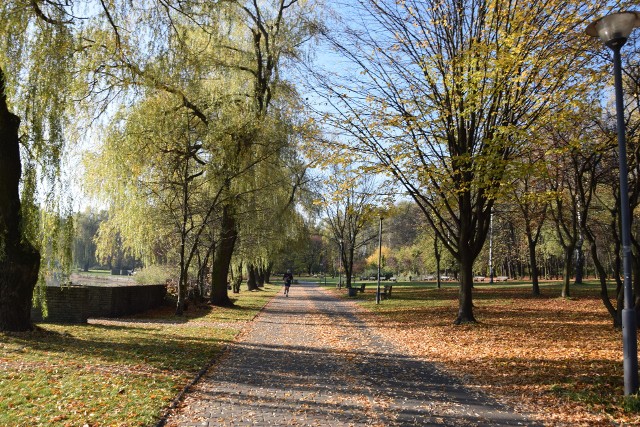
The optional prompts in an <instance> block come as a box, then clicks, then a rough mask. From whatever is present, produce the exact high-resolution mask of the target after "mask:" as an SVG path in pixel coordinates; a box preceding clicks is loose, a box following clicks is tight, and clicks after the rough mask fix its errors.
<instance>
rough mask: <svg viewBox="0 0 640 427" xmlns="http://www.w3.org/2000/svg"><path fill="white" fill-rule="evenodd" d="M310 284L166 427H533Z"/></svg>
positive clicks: (244, 341)
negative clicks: (410, 353) (398, 344)
mask: <svg viewBox="0 0 640 427" xmlns="http://www.w3.org/2000/svg"><path fill="white" fill-rule="evenodd" d="M354 304H355V303H354V302H352V301H348V300H342V299H339V298H336V297H335V296H333V295H331V293H330V292H328V291H326V290H323V289H321V288H320V287H318V286H316V285H313V284H306V283H303V284H300V285H294V286H292V287H291V293H290V296H289V297H287V298H285V297H284V295H283V294H282V293H280V294H278V296H276V297H275V298H274V299H273V300H272V301H271V302H270V303H269V304H268V305H267V306H266V307H265V309H264V310H263V311H262V313H261V314H260V315H259V316H258V317H257V318H256V319H255V320H254V322H252V325H251V326H250V329H249V330H248V331H247V332H246V333H245V334H244V335H243V336H242V337H241V338H240V339H239V340H238V341H237V342H235V343H234V344H233V345H232V346H231V347H230V348H229V350H228V351H227V353H226V354H225V356H224V358H223V360H221V361H220V362H219V363H217V364H216V365H215V367H214V368H212V369H211V370H210V372H208V373H207V375H206V376H205V377H204V378H203V379H202V380H201V381H200V382H199V383H198V384H197V385H196V386H194V387H193V388H192V389H191V391H190V392H189V393H187V394H186V396H185V398H184V400H183V402H182V404H181V405H180V406H179V407H178V408H177V410H176V411H175V412H174V413H173V414H172V416H171V417H170V418H169V419H168V422H167V425H169V426H182V427H186V426H189V427H191V426H268V425H281V426H282V425H295V426H414V425H419V426H427V425H447V426H513V425H535V423H533V422H530V421H528V420H527V419H526V418H524V417H523V416H521V415H518V414H515V413H513V412H511V411H509V410H508V409H507V408H504V407H502V406H501V405H499V404H497V403H496V402H494V401H492V400H491V399H490V398H488V397H486V396H483V395H480V394H478V393H476V392H473V391H470V390H468V389H466V388H465V387H464V386H463V385H462V384H460V383H459V382H458V381H456V380H454V379H453V378H451V377H448V376H447V375H445V374H443V373H442V372H440V371H438V370H437V369H436V368H435V367H434V366H433V365H432V364H431V363H429V362H428V361H425V360H419V359H416V358H411V357H407V356H405V355H403V351H402V348H398V347H396V346H394V344H393V343H391V342H389V341H388V340H387V339H385V338H383V337H382V336H381V335H379V334H377V333H376V332H375V330H374V329H373V328H368V327H367V326H366V325H365V324H364V323H363V322H362V321H361V320H359V319H358V316H357V310H356V307H355V306H354Z"/></svg>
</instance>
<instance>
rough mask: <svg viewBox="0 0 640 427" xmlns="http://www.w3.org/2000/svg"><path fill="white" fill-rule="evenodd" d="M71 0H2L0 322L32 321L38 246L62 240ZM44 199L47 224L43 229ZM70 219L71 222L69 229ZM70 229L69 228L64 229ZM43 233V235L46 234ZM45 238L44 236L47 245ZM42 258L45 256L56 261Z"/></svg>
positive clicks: (15, 325) (20, 326) (10, 325)
mask: <svg viewBox="0 0 640 427" xmlns="http://www.w3.org/2000/svg"><path fill="white" fill-rule="evenodd" d="M70 13H71V5H70V2H68V1H54V0H52V1H47V2H39V1H20V0H14V1H11V0H10V1H4V2H2V4H0V330H3V331H24V330H29V329H31V328H32V324H31V305H32V298H33V292H34V287H35V285H36V282H37V281H38V277H39V274H40V254H41V252H43V253H50V252H51V250H52V248H53V249H55V248H54V246H57V238H56V236H52V235H51V234H52V233H53V234H55V232H57V231H58V230H60V222H59V221H57V220H54V221H51V216H49V214H50V213H51V212H53V213H55V212H56V211H57V209H56V208H55V207H56V206H57V202H56V198H55V197H54V194H56V192H57V190H59V188H60V180H59V176H60V172H61V169H60V165H61V161H62V157H63V153H64V146H65V144H64V141H65V139H64V134H65V128H66V122H65V107H66V105H67V98H66V94H67V93H68V90H67V89H68V88H69V86H70V69H71V66H72V64H73V61H72V59H73V58H72V53H73V51H74V49H73V48H74V42H73V37H72V32H71V30H70V28H69V24H70V22H71V21H72V16H71V14H70ZM43 200H44V201H45V204H44V206H45V208H44V210H45V211H50V212H45V213H43V215H45V216H44V217H43V218H44V219H45V221H46V222H47V224H45V225H47V227H46V228H45V229H43V232H44V234H45V235H44V236H43V235H41V234H40V229H39V222H40V217H41V213H40V208H39V205H40V204H41V203H42V201H43ZM70 225H71V223H70V222H67V223H66V227H67V229H69V227H70ZM67 234H68V233H67ZM43 237H44V239H43ZM42 242H45V244H44V245H43V243H42ZM49 260H50V258H49V259H47V260H45V261H46V263H47V264H53V263H52V262H50V261H49Z"/></svg>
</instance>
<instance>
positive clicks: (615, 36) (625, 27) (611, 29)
mask: <svg viewBox="0 0 640 427" xmlns="http://www.w3.org/2000/svg"><path fill="white" fill-rule="evenodd" d="M635 27H640V12H617V13H612V14H610V15H607V16H603V17H602V18H599V19H597V20H595V21H594V22H592V23H591V24H589V26H588V27H587V29H586V33H587V35H589V36H591V37H599V38H600V40H602V41H603V42H604V44H605V45H607V46H608V47H610V48H611V49H619V48H620V47H622V46H623V45H624V44H625V43H626V42H627V39H628V38H629V35H630V34H631V31H633V29H634V28H635Z"/></svg>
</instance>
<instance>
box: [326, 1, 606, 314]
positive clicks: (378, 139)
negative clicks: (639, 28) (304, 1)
mask: <svg viewBox="0 0 640 427" xmlns="http://www.w3.org/2000/svg"><path fill="white" fill-rule="evenodd" d="M358 4H359V5H360V6H361V7H360V8H359V13H360V15H361V16H362V21H358V22H365V24H364V25H363V26H361V27H359V26H355V25H352V26H351V27H350V28H347V29H346V31H344V32H342V33H340V35H335V36H334V35H328V38H329V40H330V41H331V43H332V45H333V46H334V47H335V48H336V49H337V50H338V52H340V53H341V54H342V55H343V56H344V57H345V58H347V59H349V60H350V61H351V64H352V65H353V68H355V72H354V70H350V73H349V77H345V78H343V79H342V80H339V81H337V82H336V81H327V79H325V78H319V81H320V84H323V85H322V91H321V96H324V98H325V99H326V100H327V102H328V103H329V105H330V106H335V107H336V108H335V110H334V111H333V113H334V114H333V115H332V116H330V117H329V119H330V120H331V124H332V125H333V126H334V128H335V129H338V130H339V131H341V132H343V133H344V134H345V135H346V136H345V138H344V143H343V144H333V145H332V147H331V148H334V147H336V146H337V149H335V150H334V153H336V157H334V159H335V158H337V155H338V154H340V155H344V154H345V153H353V154H354V155H356V156H357V158H358V160H359V161H362V162H369V163H370V164H372V168H377V170H379V171H381V172H384V173H387V174H389V175H392V176H393V177H394V178H395V179H396V180H397V181H398V182H399V183H400V184H401V185H402V186H403V187H404V188H405V190H406V191H407V192H408V194H409V195H410V196H411V197H412V198H413V200H414V201H415V202H416V204H417V205H418V206H419V207H420V209H421V211H422V212H423V215H424V217H425V218H426V220H427V222H428V223H429V224H430V226H431V227H432V228H433V229H434V230H435V232H436V234H437V237H438V240H439V241H440V242H441V243H442V244H443V246H444V247H445V248H446V249H447V250H448V251H449V252H450V253H451V254H452V255H453V256H454V257H455V259H456V260H457V262H458V264H459V268H460V273H461V274H460V293H459V309H458V315H457V318H456V320H455V323H456V324H460V323H466V322H474V321H475V317H474V314H473V302H472V288H473V271H472V270H473V265H474V261H475V259H476V257H477V256H478V254H479V253H480V251H481V250H482V248H483V246H484V243H485V240H486V237H487V233H488V228H489V217H490V212H491V208H492V206H493V204H494V201H495V200H496V198H497V197H499V195H500V192H501V190H502V185H503V183H504V182H505V180H507V179H508V174H507V171H508V166H509V165H510V163H511V162H512V160H513V159H514V158H515V157H516V156H517V155H519V154H520V153H522V152H523V151H524V150H526V145H523V144H525V138H524V136H525V135H526V134H527V133H533V132H535V129H536V126H537V125H538V124H539V121H540V119H541V118H542V117H544V116H545V115H546V114H548V113H549V112H550V110H551V109H552V108H553V107H554V106H555V105H556V104H557V103H558V102H559V101H560V102H563V103H565V102H567V100H570V99H572V98H573V96H574V94H575V93H576V92H577V91H579V90H580V86H581V85H588V84H589V78H588V77H587V76H582V75H580V73H581V72H582V67H583V64H584V60H585V58H586V55H584V54H583V52H580V51H578V50H575V49H573V47H572V46H573V44H574V38H575V37H576V34H577V33H578V32H580V33H582V31H583V29H582V27H583V23H584V22H585V19H586V17H587V16H589V15H590V14H593V13H598V12H599V11H598V9H597V8H593V9H592V10H587V8H586V7H584V6H583V5H582V4H581V3H579V2H564V1H562V2H561V1H553V2H544V3H540V2H538V3H536V2H525V1H518V2H506V3H505V2H501V1H489V2H487V1H484V0H445V1H430V0H427V1H418V0H409V1H403V2H394V1H385V0H369V1H364V0H363V1H360V2H358ZM350 22H354V21H353V20H351V21H350ZM321 113H323V114H324V113H325V112H324V111H322V112H321ZM349 136H350V137H351V138H348V137H349Z"/></svg>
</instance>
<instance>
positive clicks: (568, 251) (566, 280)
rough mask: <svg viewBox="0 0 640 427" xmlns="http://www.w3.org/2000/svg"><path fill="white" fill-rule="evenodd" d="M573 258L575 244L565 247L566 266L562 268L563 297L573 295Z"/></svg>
mask: <svg viewBox="0 0 640 427" xmlns="http://www.w3.org/2000/svg"><path fill="white" fill-rule="evenodd" d="M572 260H573V246H567V247H565V248H564V268H563V269H562V274H563V278H562V298H569V297H570V296H571V264H572V262H571V261H572Z"/></svg>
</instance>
